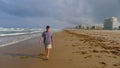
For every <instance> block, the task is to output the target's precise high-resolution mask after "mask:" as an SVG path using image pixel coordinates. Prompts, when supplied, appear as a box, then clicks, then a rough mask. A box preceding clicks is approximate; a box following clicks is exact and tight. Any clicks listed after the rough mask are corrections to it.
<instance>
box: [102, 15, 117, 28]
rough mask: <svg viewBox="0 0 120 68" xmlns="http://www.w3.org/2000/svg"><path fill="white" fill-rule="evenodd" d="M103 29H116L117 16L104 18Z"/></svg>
mask: <svg viewBox="0 0 120 68" xmlns="http://www.w3.org/2000/svg"><path fill="white" fill-rule="evenodd" d="M104 29H110V30H113V29H118V18H117V17H112V18H109V19H105V22H104Z"/></svg>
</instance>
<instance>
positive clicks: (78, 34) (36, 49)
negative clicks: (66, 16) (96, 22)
mask: <svg viewBox="0 0 120 68" xmlns="http://www.w3.org/2000/svg"><path fill="white" fill-rule="evenodd" d="M53 36H54V45H53V49H52V50H51V55H50V59H49V60H45V58H44V57H45V56H44V54H45V52H44V46H43V45H41V44H40V43H39V37H37V38H32V39H30V40H26V41H24V42H20V43H17V44H14V45H11V46H6V47H2V48H0V68H120V39H119V38H120V32H118V31H101V30H100V31H97V30H96V31H92V30H64V31H61V32H56V33H54V35H53Z"/></svg>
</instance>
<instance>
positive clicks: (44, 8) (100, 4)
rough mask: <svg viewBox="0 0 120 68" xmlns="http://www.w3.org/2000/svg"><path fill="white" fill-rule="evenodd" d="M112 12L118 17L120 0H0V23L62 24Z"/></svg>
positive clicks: (95, 20) (98, 19) (91, 20)
mask: <svg viewBox="0 0 120 68" xmlns="http://www.w3.org/2000/svg"><path fill="white" fill-rule="evenodd" d="M112 16H117V17H118V18H120V0H0V27H31V28H32V27H33V28H39V27H44V26H45V25H50V26H52V27H54V28H64V27H68V26H74V25H78V24H82V23H84V24H90V25H92V24H103V22H104V19H105V18H109V17H112Z"/></svg>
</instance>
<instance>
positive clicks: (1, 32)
mask: <svg viewBox="0 0 120 68" xmlns="http://www.w3.org/2000/svg"><path fill="white" fill-rule="evenodd" d="M42 32H43V30H42V29H40V28H3V27H0V47H4V46H8V45H12V44H15V43H18V42H21V41H24V40H28V39H31V38H33V37H37V36H40V35H41V33H42Z"/></svg>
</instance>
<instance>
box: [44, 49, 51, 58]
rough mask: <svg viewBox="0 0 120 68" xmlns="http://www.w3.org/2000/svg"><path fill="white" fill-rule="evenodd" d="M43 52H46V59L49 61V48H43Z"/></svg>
mask: <svg viewBox="0 0 120 68" xmlns="http://www.w3.org/2000/svg"><path fill="white" fill-rule="evenodd" d="M45 51H46V58H47V59H49V55H50V48H45Z"/></svg>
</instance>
